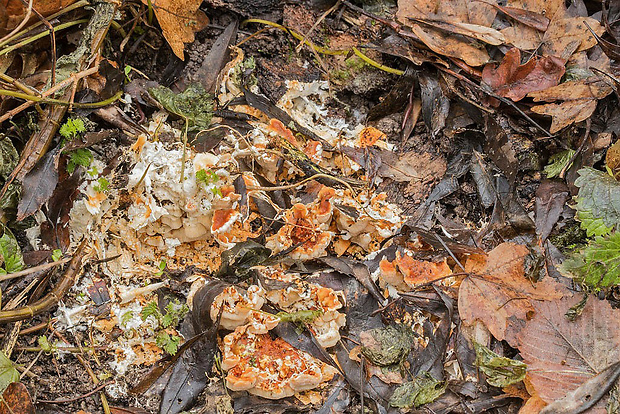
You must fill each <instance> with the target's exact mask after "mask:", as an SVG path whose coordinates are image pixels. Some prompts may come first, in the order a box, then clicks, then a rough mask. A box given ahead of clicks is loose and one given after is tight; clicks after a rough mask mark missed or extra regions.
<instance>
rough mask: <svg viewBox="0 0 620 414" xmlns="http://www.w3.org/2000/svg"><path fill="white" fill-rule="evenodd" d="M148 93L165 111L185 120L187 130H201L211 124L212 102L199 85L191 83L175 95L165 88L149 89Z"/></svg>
mask: <svg viewBox="0 0 620 414" xmlns="http://www.w3.org/2000/svg"><path fill="white" fill-rule="evenodd" d="M149 93H150V94H151V96H152V97H153V98H155V99H156V100H157V101H158V102H159V103H160V104H161V105H162V106H163V107H164V108H165V109H166V110H167V111H169V112H172V113H173V114H176V115H178V116H180V117H181V118H183V119H185V120H187V122H188V124H189V125H188V127H189V130H201V129H205V128H207V127H208V126H209V125H210V124H211V118H212V116H213V100H212V97H211V95H209V94H208V93H207V91H206V90H205V88H204V87H203V86H202V85H200V84H199V83H192V84H190V85H188V86H187V88H186V89H185V90H184V91H183V92H181V93H179V94H176V93H174V92H172V90H170V89H168V88H166V87H165V86H156V87H154V88H151V89H149Z"/></svg>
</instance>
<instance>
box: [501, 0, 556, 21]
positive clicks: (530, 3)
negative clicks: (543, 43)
mask: <svg viewBox="0 0 620 414" xmlns="http://www.w3.org/2000/svg"><path fill="white" fill-rule="evenodd" d="M506 6H508V7H515V8H517V9H523V10H528V11H531V12H534V13H539V14H542V15H543V16H546V17H548V18H549V19H552V18H553V16H555V14H556V13H557V12H558V11H560V12H562V13H563V12H564V10H566V6H565V5H564V0H508V2H507V4H506Z"/></svg>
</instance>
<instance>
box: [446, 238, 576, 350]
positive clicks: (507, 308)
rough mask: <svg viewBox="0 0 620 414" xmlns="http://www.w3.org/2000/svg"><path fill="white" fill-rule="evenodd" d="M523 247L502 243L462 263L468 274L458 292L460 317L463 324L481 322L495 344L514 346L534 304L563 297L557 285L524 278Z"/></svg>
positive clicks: (546, 280) (525, 254) (530, 314)
mask: <svg viewBox="0 0 620 414" xmlns="http://www.w3.org/2000/svg"><path fill="white" fill-rule="evenodd" d="M528 254H529V251H528V249H527V247H526V246H523V245H518V244H514V243H502V244H500V245H499V246H497V247H496V248H495V249H493V250H492V251H491V252H489V254H488V255H487V256H486V257H484V256H481V255H472V256H471V257H470V259H469V260H467V262H466V263H465V269H466V271H467V272H468V273H469V274H470V275H469V277H467V278H466V279H465V280H463V282H462V283H461V287H460V289H459V298H458V301H459V302H458V303H459V314H460V316H461V319H462V320H463V323H464V324H466V325H472V324H473V323H474V322H475V321H477V320H479V321H481V322H482V323H483V324H484V325H486V327H487V328H488V329H489V331H490V332H491V334H493V336H494V337H495V338H497V339H498V340H506V342H508V343H509V344H510V345H511V346H516V344H517V335H518V334H519V332H520V331H521V329H523V327H524V326H525V323H526V321H527V318H528V317H531V316H532V315H533V314H534V305H533V303H534V302H535V301H543V300H553V299H558V298H561V297H562V296H563V290H564V289H563V288H562V287H561V286H560V285H559V284H558V283H556V282H552V281H551V280H549V279H548V278H547V279H543V280H542V281H540V282H537V283H534V282H532V281H531V280H529V279H527V278H526V277H525V274H524V261H525V258H526V257H527V256H528Z"/></svg>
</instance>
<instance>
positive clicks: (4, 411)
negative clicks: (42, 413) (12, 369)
mask: <svg viewBox="0 0 620 414" xmlns="http://www.w3.org/2000/svg"><path fill="white" fill-rule="evenodd" d="M34 413H35V410H34V405H33V404H32V399H31V398H30V394H29V393H28V389H27V388H26V386H25V385H24V384H22V383H21V382H12V383H10V384H9V386H8V387H7V388H6V390H4V393H3V394H2V401H0V414H34Z"/></svg>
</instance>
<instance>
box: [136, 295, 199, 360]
mask: <svg viewBox="0 0 620 414" xmlns="http://www.w3.org/2000/svg"><path fill="white" fill-rule="evenodd" d="M164 312H165V313H162V312H161V311H160V310H159V306H157V302H155V301H153V302H149V303H148V304H147V305H146V306H145V307H144V308H142V313H141V317H142V320H143V321H146V320H147V318H148V317H150V316H152V317H153V318H155V320H156V321H157V322H158V323H159V330H158V332H157V333H156V335H155V343H156V344H157V346H159V347H160V348H162V349H163V350H164V351H166V352H167V353H169V354H170V355H174V354H176V353H177V351H178V349H179V345H180V343H181V338H180V337H179V336H177V335H170V333H168V332H167V331H166V328H174V327H176V326H177V325H178V324H179V322H180V321H181V319H183V317H185V315H187V313H188V312H189V308H188V307H187V305H186V304H181V303H179V301H178V300H175V301H174V302H169V303H168V304H167V305H166V308H165V309H164Z"/></svg>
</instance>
